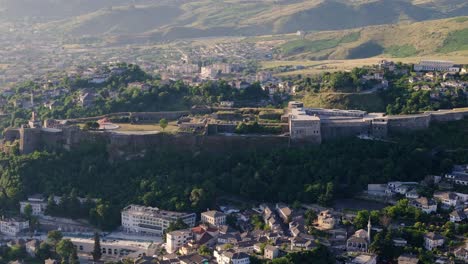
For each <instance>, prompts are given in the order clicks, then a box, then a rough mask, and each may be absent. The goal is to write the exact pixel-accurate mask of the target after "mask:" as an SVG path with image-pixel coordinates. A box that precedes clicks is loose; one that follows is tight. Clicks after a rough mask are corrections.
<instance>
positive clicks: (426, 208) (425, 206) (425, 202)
mask: <svg viewBox="0 0 468 264" xmlns="http://www.w3.org/2000/svg"><path fill="white" fill-rule="evenodd" d="M410 205H412V206H414V207H416V208H419V209H421V210H422V211H423V212H425V213H426V214H430V213H434V212H436V211H437V203H436V202H435V201H434V199H428V198H426V197H420V198H418V199H414V200H411V201H410Z"/></svg>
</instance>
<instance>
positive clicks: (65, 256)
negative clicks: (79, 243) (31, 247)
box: [56, 239, 75, 262]
mask: <svg viewBox="0 0 468 264" xmlns="http://www.w3.org/2000/svg"><path fill="white" fill-rule="evenodd" d="M56 251H57V254H59V255H60V257H62V261H63V262H65V261H67V260H69V259H70V256H71V255H72V254H73V251H75V247H74V246H73V243H72V242H71V240H70V239H62V240H60V242H58V243H57V246H56Z"/></svg>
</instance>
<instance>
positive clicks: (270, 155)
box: [0, 120, 468, 229]
mask: <svg viewBox="0 0 468 264" xmlns="http://www.w3.org/2000/svg"><path fill="white" fill-rule="evenodd" d="M467 130H468V121H467V120H463V121H458V122H454V123H448V124H443V125H438V126H433V127H432V128H431V129H430V130H427V131H420V132H416V133H413V134H409V135H401V136H397V137H395V138H393V139H391V142H381V141H363V140H359V139H353V138H350V139H343V140H340V141H335V142H329V143H325V144H322V145H320V146H311V147H304V148H289V149H274V148H273V147H272V150H270V151H266V152H263V151H253V152H243V151H242V150H239V152H233V153H223V152H222V150H219V155H216V154H213V153H205V152H195V153H191V152H176V151H175V150H173V149H158V150H153V151H150V152H149V153H147V154H146V156H145V157H143V158H140V159H135V160H132V161H127V160H114V161H110V159H109V157H108V155H107V151H106V148H105V146H104V145H100V144H96V143H94V144H83V146H82V147H81V148H80V149H76V150H73V151H70V152H55V153H47V152H36V153H33V154H30V155H24V156H17V155H14V154H10V155H7V154H2V155H1V157H0V164H1V178H0V208H2V209H1V210H3V211H7V210H10V211H17V209H18V202H19V201H20V200H21V199H25V198H26V196H27V195H31V194H35V193H43V194H45V195H62V196H63V195H66V196H67V198H65V201H66V203H64V204H71V205H73V204H75V205H76V196H81V197H92V198H99V199H100V200H99V201H98V202H97V203H96V204H94V203H85V204H84V205H83V207H85V206H86V208H77V209H76V210H73V211H75V212H74V213H71V212H69V211H67V210H66V209H65V208H54V209H55V210H56V211H55V212H54V214H55V215H70V216H72V217H75V218H78V217H84V218H89V219H90V220H91V222H92V223H93V224H95V225H96V226H99V227H101V228H104V229H111V228H114V227H116V226H117V225H118V224H119V213H120V210H121V209H122V208H123V207H124V206H125V205H127V204H129V203H138V204H144V205H148V206H157V207H160V208H163V209H168V210H178V211H182V210H193V211H201V210H204V209H206V208H209V207H211V206H213V203H215V201H216V200H217V198H219V197H222V196H226V195H229V196H235V197H240V198H243V199H244V200H246V201H252V202H279V201H281V202H287V203H294V202H295V201H299V202H304V203H320V204H324V205H330V204H332V203H333V200H334V199H335V198H338V197H347V196H353V195H355V194H356V193H357V192H359V191H361V190H363V189H364V188H366V185H367V184H368V183H385V182H387V181H390V180H405V181H417V180H421V179H423V178H424V177H425V176H426V175H428V174H441V173H443V172H445V171H448V170H450V169H451V167H452V165H453V164H460V163H467V162H468V152H467V151H466V150H467V149H468V133H466V131H467ZM259 189H262V190H263V191H262V192H258V190H259ZM76 190H78V191H76ZM68 196H70V197H68ZM74 197H75V198H74ZM73 201H75V202H73ZM77 206H78V207H79V205H77ZM67 212H68V213H67ZM76 212H80V213H76ZM71 214H73V215H71Z"/></svg>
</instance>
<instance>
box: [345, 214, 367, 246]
mask: <svg viewBox="0 0 468 264" xmlns="http://www.w3.org/2000/svg"><path fill="white" fill-rule="evenodd" d="M371 229H372V225H371V222H370V218H369V221H368V223H367V231H366V230H364V229H359V230H358V231H356V233H354V235H352V236H351V237H350V238H348V240H347V241H346V250H347V251H351V252H367V251H368V249H369V245H370V243H371Z"/></svg>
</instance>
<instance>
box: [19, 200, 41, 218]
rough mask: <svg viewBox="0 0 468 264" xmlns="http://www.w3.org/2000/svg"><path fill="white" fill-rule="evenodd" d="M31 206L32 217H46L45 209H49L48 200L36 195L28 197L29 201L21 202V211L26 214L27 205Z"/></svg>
mask: <svg viewBox="0 0 468 264" xmlns="http://www.w3.org/2000/svg"><path fill="white" fill-rule="evenodd" d="M28 204H29V205H31V208H32V215H35V216H38V215H44V212H45V209H46V208H47V200H46V199H44V198H43V197H42V196H41V195H35V196H31V197H28V200H27V201H21V202H20V211H21V213H22V214H24V208H25V207H26V205H28Z"/></svg>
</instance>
